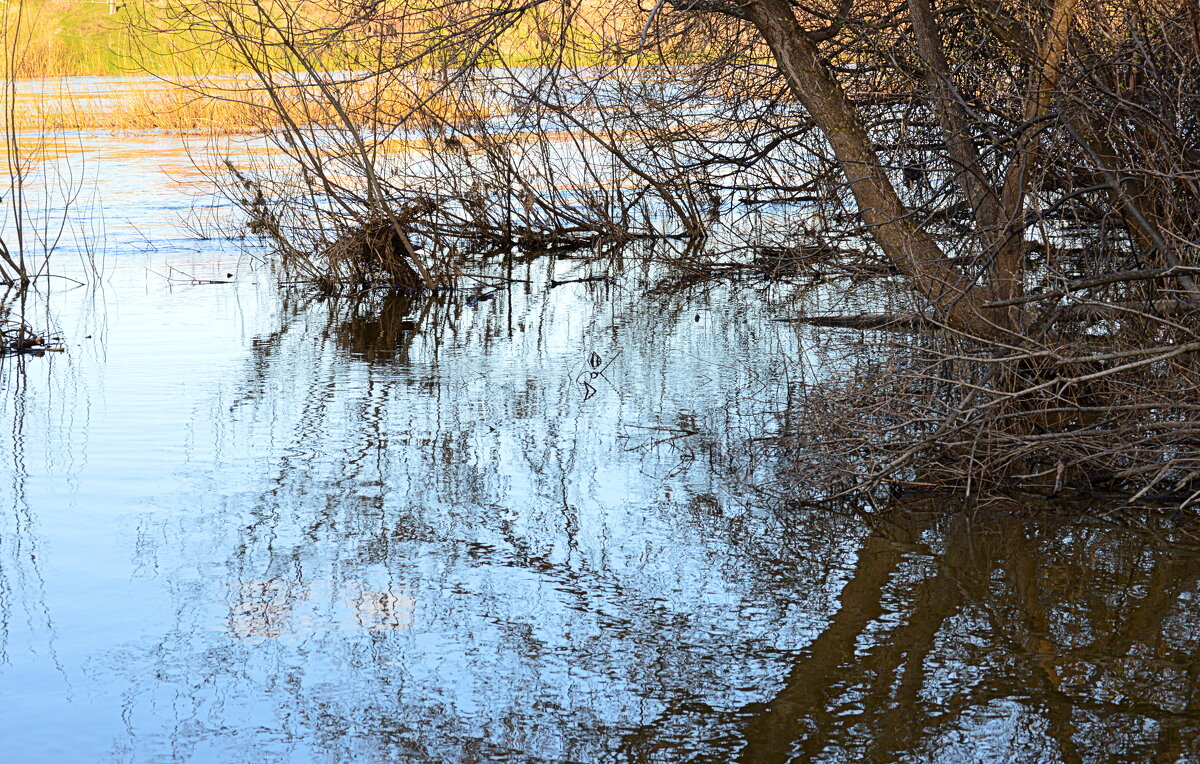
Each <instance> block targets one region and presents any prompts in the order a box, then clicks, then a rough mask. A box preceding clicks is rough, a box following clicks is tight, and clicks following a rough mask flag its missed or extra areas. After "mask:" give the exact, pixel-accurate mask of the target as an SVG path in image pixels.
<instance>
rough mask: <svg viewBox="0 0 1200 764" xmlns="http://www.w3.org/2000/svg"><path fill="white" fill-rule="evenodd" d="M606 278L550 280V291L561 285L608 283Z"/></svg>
mask: <svg viewBox="0 0 1200 764" xmlns="http://www.w3.org/2000/svg"><path fill="white" fill-rule="evenodd" d="M608 280H609V277H608V276H585V277H583V278H581V279H550V287H549V288H550V289H553V288H554V287H560V286H562V285H563V284H584V283H587V282H589V281H608Z"/></svg>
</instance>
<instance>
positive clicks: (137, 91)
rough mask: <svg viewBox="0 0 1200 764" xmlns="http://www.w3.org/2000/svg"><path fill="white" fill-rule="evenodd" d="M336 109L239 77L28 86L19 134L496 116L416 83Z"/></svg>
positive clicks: (322, 100)
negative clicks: (77, 87)
mask: <svg viewBox="0 0 1200 764" xmlns="http://www.w3.org/2000/svg"><path fill="white" fill-rule="evenodd" d="M335 89H336V98H337V106H338V107H340V109H341V112H342V113H339V110H338V109H337V108H334V104H333V102H332V101H331V99H330V98H329V97H328V96H327V95H324V94H321V93H319V92H316V88H310V87H305V88H300V87H293V88H278V87H272V88H268V87H263V86H261V85H257V84H253V83H249V82H247V83H239V82H238V81H237V80H236V79H233V78H217V79H211V80H206V81H194V82H193V81H183V82H178V83H173V82H167V81H163V80H158V79H141V80H130V81H115V82H113V83H112V84H111V85H110V86H107V87H106V88H104V89H103V90H101V91H95V92H86V93H82V92H72V90H71V86H70V85H69V84H67V82H66V81H64V80H48V81H47V80H30V81H26V82H25V83H24V84H23V86H21V87H19V91H20V92H21V96H20V99H19V103H18V107H17V109H16V110H15V113H14V122H15V127H16V129H18V130H39V131H41V130H50V131H71V130H81V131H105V132H136V131H143V130H159V131H165V132H177V133H211V132H216V133H228V134H236V133H258V132H265V131H269V130H272V129H275V128H278V127H282V126H284V125H285V124H288V123H290V125H291V126H295V127H329V128H343V127H346V124H345V117H343V113H344V114H345V115H346V117H348V118H349V119H350V120H351V122H352V123H353V125H354V126H355V127H356V128H366V129H370V128H373V127H380V126H383V127H389V128H390V127H394V126H396V125H404V126H408V127H426V126H429V125H432V124H463V123H467V122H473V121H479V120H482V119H485V118H487V117H489V116H492V115H493V114H495V113H496V111H497V110H496V107H495V106H491V105H487V104H484V103H481V102H480V101H479V100H477V99H467V98H461V97H460V98H452V97H450V96H447V95H446V94H443V93H441V92H439V91H438V88H437V86H436V84H433V83H429V82H427V81H425V80H422V79H419V78H417V77H413V78H411V79H410V80H407V81H394V82H391V83H388V85H387V86H379V85H377V84H373V83H368V84H363V83H355V84H351V85H338V86H336V88H335Z"/></svg>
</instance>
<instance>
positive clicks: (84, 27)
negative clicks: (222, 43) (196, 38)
mask: <svg viewBox="0 0 1200 764" xmlns="http://www.w3.org/2000/svg"><path fill="white" fill-rule="evenodd" d="M0 2H2V0H0ZM3 8H4V10H3V11H0V12H4V13H7V14H8V19H7V26H8V30H9V39H10V42H9V44H10V45H12V46H13V47H14V48H15V49H16V51H17V61H16V63H17V66H16V76H18V77H63V76H74V75H126V74H137V73H144V72H151V73H154V74H164V75H167V74H175V73H179V72H181V71H212V70H213V61H212V60H211V56H206V55H205V54H204V52H203V51H201V50H199V49H194V50H192V51H190V52H189V51H188V50H186V49H180V48H179V47H177V46H169V47H164V46H163V44H162V43H163V40H161V39H160V37H161V36H158V35H154V34H152V33H149V32H144V33H139V32H137V31H135V30H134V28H133V27H134V25H133V24H131V21H133V18H132V16H131V11H130V9H129V7H128V6H125V5H122V6H119V8H118V10H117V12H116V13H111V14H110V13H109V6H108V3H107V2H104V1H103V0H25V2H22V3H17V2H16V1H15V0H10V2H9V3H8V4H7V5H6V6H3ZM18 14H19V20H18V18H17V16H18ZM18 30H19V31H18ZM14 33H15V40H14V39H13V36H14Z"/></svg>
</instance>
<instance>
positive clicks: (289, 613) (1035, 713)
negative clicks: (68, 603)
mask: <svg viewBox="0 0 1200 764" xmlns="http://www.w3.org/2000/svg"><path fill="white" fill-rule="evenodd" d="M541 267H542V265H541V264H540V263H539V264H535V265H530V266H528V268H527V270H526V272H525V273H522V274H520V275H522V276H524V277H526V280H528V281H529V282H531V284H532V285H525V284H522V285H521V286H518V287H515V288H514V289H513V290H512V291H511V293H509V294H508V295H501V296H499V297H497V298H495V299H492V300H489V301H484V302H482V303H478V304H469V303H468V302H466V301H465V300H459V299H450V297H447V299H446V300H445V301H444V302H441V303H438V302H432V301H426V302H417V303H412V304H409V303H407V301H406V300H404V299H403V298H398V299H394V300H385V299H380V300H379V301H378V302H376V303H371V302H367V303H362V304H360V305H359V306H358V307H356V308H355V307H351V306H350V305H349V304H348V303H324V304H315V303H314V304H303V303H301V304H294V305H290V306H288V308H287V309H286V310H285V312H284V320H283V322H282V324H283V325H282V326H281V328H280V329H279V330H278V331H271V332H266V333H264V334H262V335H260V336H259V338H258V339H257V340H256V341H255V342H254V345H253V348H252V351H251V354H250V357H249V358H248V360H247V362H246V373H245V376H244V378H243V379H241V380H240V381H238V382H236V383H235V384H234V385H233V386H232V389H231V390H229V391H228V392H227V393H226V394H225V395H224V396H222V397H220V398H219V399H218V400H217V401H216V402H215V403H214V409H215V413H216V414H218V415H217V416H213V417H211V418H210V419H211V421H207V420H206V421H205V422H204V423H203V425H201V426H211V427H212V428H213V433H212V434H211V439H212V441H213V443H215V444H216V445H215V446H214V450H215V451H216V457H215V458H216V459H217V460H218V461H221V462H222V463H223V464H225V465H226V466H225V468H224V469H223V470H222V472H221V475H220V479H222V480H227V481H230V482H236V485H235V486H234V488H235V489H236V490H235V492H234V493H233V498H232V499H231V500H229V501H228V502H220V501H214V500H212V499H209V498H207V497H202V498H201V499H199V501H201V502H202V503H203V508H204V509H205V512H203V513H197V514H203V515H204V517H205V519H204V522H205V523H206V525H205V527H204V532H203V533H201V534H194V535H193V536H192V537H191V538H193V539H196V538H199V539H202V540H203V542H204V543H200V544H194V545H188V544H182V543H181V544H179V548H178V549H170V548H164V549H163V550H158V553H157V558H158V559H159V560H160V564H161V565H162V570H163V571H164V574H163V575H170V571H171V570H172V566H174V569H177V570H180V571H185V570H198V571H202V574H203V580H202V582H201V583H198V584H197V585H196V587H197V588H196V589H193V590H190V591H188V592H187V593H186V596H182V597H179V598H178V599H177V601H176V603H177V613H176V617H177V620H178V625H177V627H176V628H174V629H172V630H171V631H170V632H169V633H167V634H164V635H163V636H162V637H161V639H160V640H159V641H158V643H157V644H155V645H153V646H152V647H151V648H150V649H145V650H143V649H136V648H135V649H131V650H129V651H128V652H127V653H125V654H122V655H120V656H115V657H114V658H112V659H111V660H109V661H108V665H106V666H105V667H104V668H103V669H102V670H103V671H114V672H118V673H120V674H121V675H122V677H121V680H122V683H123V685H126V686H128V687H129V688H130V690H129V693H128V697H129V706H130V709H131V711H130V718H132V719H134V720H135V722H134V723H131V726H130V729H131V731H132V732H131V734H134V735H136V734H137V733H138V732H139V731H140V730H141V729H144V728H145V727H151V726H153V727H154V728H155V729H158V728H161V727H162V725H163V724H166V725H167V726H168V727H169V726H172V725H174V726H176V727H178V728H179V729H180V730H182V732H181V733H180V735H179V736H178V737H177V738H176V739H177V740H191V741H192V742H191V744H192V745H198V744H199V743H200V742H203V743H205V744H208V745H212V746H215V747H217V748H219V747H220V746H222V745H229V746H232V745H234V743H233V742H230V741H235V740H236V741H237V745H239V746H240V745H246V747H245V748H239V749H238V753H239V755H241V756H242V757H246V758H269V757H270V756H271V755H274V754H275V753H277V752H278V750H279V746H293V747H294V748H289V749H288V750H289V751H292V752H294V753H295V755H296V756H297V757H299V758H303V757H306V756H307V757H309V758H330V757H333V758H348V759H349V758H353V759H356V760H373V759H385V760H386V759H391V760H396V759H403V760H437V761H448V760H492V759H503V758H510V759H518V760H530V759H542V760H551V761H558V760H570V761H577V760H595V759H598V758H601V757H604V756H608V757H610V758H612V759H614V760H625V761H640V760H681V759H687V758H689V757H691V758H704V759H714V760H732V759H736V758H737V757H738V756H741V758H742V759H743V760H746V761H772V760H786V759H797V760H804V759H806V758H820V757H822V756H827V757H830V758H837V757H838V756H844V757H851V756H859V757H862V758H865V759H879V760H896V759H905V758H909V759H918V760H925V759H931V758H936V757H937V756H938V755H939V754H940V753H941V752H942V751H949V752H951V753H950V754H949V755H951V756H952V755H954V752H955V751H965V752H964V753H963V756H969V755H971V754H972V753H973V752H970V751H966V749H965V748H963V746H965V745H966V744H967V742H964V741H968V742H969V741H971V740H976V739H978V737H979V735H980V730H981V729H985V728H986V729H987V730H988V739H992V738H993V737H995V738H996V739H997V740H999V739H1000V738H1003V737H1004V736H1005V735H1007V736H1008V737H1009V738H1012V739H1015V740H1016V742H1012V740H1008V741H1007V742H1005V741H1002V742H998V743H996V745H997V749H996V750H997V751H1001V750H1017V751H1020V752H1022V753H1023V754H1027V755H1028V758H1030V759H1042V760H1052V759H1066V760H1071V759H1073V758H1078V759H1083V758H1086V757H1087V756H1088V755H1089V754H1090V752H1091V751H1099V752H1102V754H1103V757H1107V758H1122V757H1124V758H1149V757H1150V756H1152V755H1154V754H1155V753H1156V752H1162V753H1164V755H1165V754H1166V753H1170V752H1171V751H1188V750H1189V748H1190V746H1192V745H1194V743H1195V735H1196V729H1197V725H1196V722H1195V718H1196V716H1195V712H1196V709H1195V707H1194V701H1193V700H1192V698H1193V697H1194V696H1195V692H1193V690H1194V687H1193V686H1192V685H1193V679H1192V677H1193V676H1194V672H1193V668H1194V666H1195V665H1196V660H1195V656H1197V655H1198V654H1200V646H1198V645H1197V642H1196V639H1195V638H1194V637H1193V636H1192V634H1193V633H1195V632H1196V628H1195V627H1196V625H1197V624H1196V623H1195V621H1196V620H1197V619H1196V615H1195V614H1194V613H1193V610H1194V607H1193V606H1192V605H1191V604H1190V603H1192V602H1193V600H1192V599H1190V598H1191V597H1193V596H1195V595H1196V589H1197V586H1196V576H1197V573H1196V566H1195V564H1194V560H1195V557H1194V556H1193V555H1192V554H1191V552H1190V551H1188V550H1187V549H1185V548H1182V547H1181V546H1179V545H1178V544H1177V543H1169V544H1162V543H1159V541H1158V540H1157V539H1156V538H1155V537H1154V536H1153V535H1152V534H1143V533H1134V532H1132V531H1130V530H1128V529H1123V528H1119V527H1112V526H1103V525H1096V526H1091V525H1086V524H1083V523H1078V522H1076V523H1067V522H1059V521H1055V520H1054V519H1053V518H1051V517H1047V516H1040V517H1025V518H1022V517H1020V516H1017V515H1004V514H999V513H996V512H983V511H976V512H968V511H963V512H959V513H957V514H955V515H953V516H952V517H947V516H946V515H945V514H944V512H943V510H945V509H946V507H944V506H939V505H938V504H937V502H935V501H930V502H928V506H923V505H921V504H920V503H918V504H915V505H909V506H907V507H905V508H901V509H897V510H896V512H895V513H893V514H894V515H895V519H894V521H893V522H892V523H890V524H886V523H884V522H882V521H876V522H874V523H871V524H870V525H869V526H868V525H866V524H864V523H863V522H862V521H861V520H858V519H852V518H853V515H851V514H849V513H847V514H844V515H834V514H830V513H820V512H816V511H812V510H805V511H799V510H793V511H791V512H788V513H778V514H775V513H765V512H760V511H759V508H758V507H757V506H755V505H748V506H742V505H740V504H739V502H738V501H737V500H736V499H737V498H739V497H735V496H733V495H731V494H732V491H731V484H732V481H731V480H730V472H729V465H730V464H736V463H738V459H739V457H740V456H741V455H743V454H745V453H746V451H747V443H748V441H749V439H750V438H753V437H755V436H756V435H758V434H760V433H761V432H762V431H763V429H762V428H761V427H759V426H758V423H759V422H760V420H756V419H755V418H754V416H755V411H756V409H755V408H754V406H753V405H752V404H751V403H748V402H747V401H748V399H751V400H752V399H758V400H762V401H767V402H770V401H778V400H779V399H780V397H782V396H779V395H777V394H776V393H777V392H778V391H777V390H775V389H774V388H771V387H770V386H769V383H768V382H767V381H766V380H770V379H772V375H771V372H772V371H773V367H772V366H771V363H772V360H771V359H770V358H765V357H763V356H762V354H755V353H753V352H747V349H748V348H750V349H752V348H761V347H763V346H764V341H763V335H762V333H763V332H765V331H766V329H764V328H763V327H768V328H770V327H771V326H772V325H771V324H768V323H767V322H765V321H763V320H761V316H760V314H751V315H750V316H749V317H748V318H747V320H744V321H736V322H732V321H731V322H729V323H728V325H722V326H720V327H718V328H717V329H716V330H714V331H711V332H707V331H704V330H703V329H702V327H703V323H702V322H697V321H695V320H694V316H695V315H696V314H697V313H698V312H700V311H702V310H708V309H714V310H717V309H726V308H727V307H728V306H730V305H737V306H739V308H740V306H741V304H742V303H740V302H738V301H736V300H735V299H734V298H733V297H731V295H736V294H737V292H736V291H731V292H725V293H722V292H721V291H720V290H721V289H723V288H724V287H723V286H721V285H709V286H708V287H707V288H708V289H709V291H708V292H707V293H706V294H703V295H690V296H678V295H677V296H670V297H666V298H662V299H661V301H660V302H658V303H655V304H654V305H653V306H652V307H653V308H654V309H653V310H651V309H648V308H647V306H646V305H645V303H644V301H645V300H646V299H647V298H646V296H645V293H642V292H635V291H633V290H629V291H623V290H618V289H613V288H611V287H609V286H606V285H604V284H599V283H587V284H571V285H567V286H564V287H557V288H555V289H554V290H553V291H552V292H551V293H552V294H553V295H554V296H555V299H554V300H547V299H543V297H542V293H541V292H540V291H539V290H538V287H537V285H539V284H543V283H545V281H546V278H547V277H548V276H549V275H550V274H543V273H537V272H535V269H537V268H541ZM539 279H541V281H539ZM527 287H528V288H527ZM730 289H731V290H733V289H735V288H734V287H730ZM571 290H574V291H571ZM745 302H747V303H751V302H753V304H756V305H757V304H760V303H761V301H745ZM425 305H429V307H428V311H429V315H430V316H432V317H433V320H429V319H427V320H425V321H424V322H421V321H419V320H418V319H419V317H420V316H421V314H422V311H424V310H426V308H425ZM701 306H703V307H701ZM410 321H411V322H414V323H415V326H412V325H410V324H408V323H407V322H410ZM689 332H692V333H691V334H689ZM784 336H790V335H784ZM649 340H652V341H649ZM701 350H702V351H703V352H699V351H701ZM618 351H619V352H618ZM591 353H596V354H598V355H599V356H600V357H601V358H602V359H604V363H607V360H608V359H615V360H614V361H613V363H612V365H611V366H610V367H608V370H607V371H606V372H605V374H606V376H607V377H608V378H609V379H610V381H611V382H612V384H611V385H597V386H596V387H597V392H596V394H595V395H594V396H593V397H592V398H590V399H587V400H585V399H584V396H582V395H580V393H579V389H578V386H577V385H576V384H575V380H576V378H577V376H578V370H579V368H581V364H582V367H583V368H592V367H591V365H590V363H589V357H590V354H591ZM715 356H716V357H720V358H721V359H722V362H721V363H713V362H712V361H711V360H710V359H711V358H713V357H715ZM714 380H716V381H714ZM717 382H720V384H717ZM704 385H708V387H703V386H704ZM697 390H700V391H701V392H700V393H697ZM758 411H759V413H761V409H760V410H758ZM748 422H754V423H755V424H754V426H750V425H748V424H747V423H748ZM201 435H203V433H201ZM677 436H678V437H677ZM197 437H198V438H199V437H200V436H197ZM681 464H683V465H684V467H686V468H681V466H680V465H681ZM754 466H755V468H756V469H760V470H765V469H767V465H766V464H765V463H757V464H755V465H754ZM238 469H241V470H244V472H237V470H238ZM216 487H217V488H222V489H223V488H225V486H216ZM201 493H202V492H201ZM915 510H936V511H930V512H928V513H926V514H924V515H922V514H918V513H917V512H916V511H915ZM214 531H215V532H214ZM163 543H164V547H169V546H170V544H171V543H174V542H173V541H170V540H165V541H164V542H163ZM206 591H207V592H208V596H205V592H206ZM214 603H215V604H214ZM246 637H252V638H246ZM152 695H153V696H156V697H158V698H162V697H163V696H166V698H167V699H169V700H172V701H176V703H172V702H157V701H156V702H155V703H153V704H151V703H147V702H145V701H144V700H142V698H143V697H149V696H152ZM172 695H174V697H171V696H172ZM235 701H236V702H235ZM234 706H237V707H238V708H243V707H244V708H250V709H254V714H247V716H246V718H241V717H235V716H234V715H232V713H231V712H230V710H229V709H230V708H233V707H234ZM176 707H178V708H182V709H185V710H184V711H176V710H175V709H176ZM160 709H167V710H165V711H163V710H160ZM154 713H159V714H168V715H169V714H176V716H172V717H170V718H168V719H166V720H165V721H164V720H162V719H161V718H154V719H153V723H146V722H141V726H140V727H139V725H138V723H137V722H138V721H139V720H140V719H142V718H144V717H146V716H152V715H153V714H154ZM264 728H268V729H276V728H278V730H279V732H278V735H277V736H275V737H268V736H264V735H260V734H259V733H258V732H256V731H257V730H261V729H264ZM993 733H994V734H993ZM189 735H190V736H191V737H190V738H189V737H188V736H189ZM1017 738H1019V739H1017ZM247 740H252V741H253V743H245V741H247ZM1010 743H1011V747H1010V748H1008V749H1006V748H1005V746H1006V745H1009V744H1010ZM985 753H986V752H985ZM259 754H261V755H259Z"/></svg>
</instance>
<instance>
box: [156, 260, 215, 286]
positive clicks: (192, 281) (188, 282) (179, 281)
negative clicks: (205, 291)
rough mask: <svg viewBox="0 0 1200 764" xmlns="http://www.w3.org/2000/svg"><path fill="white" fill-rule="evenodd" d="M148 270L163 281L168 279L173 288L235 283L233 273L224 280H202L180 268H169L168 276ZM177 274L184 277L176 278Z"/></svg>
mask: <svg viewBox="0 0 1200 764" xmlns="http://www.w3.org/2000/svg"><path fill="white" fill-rule="evenodd" d="M146 270H149V271H150V272H151V273H153V274H154V275H155V276H159V277H161V278H163V279H166V281H167V283H168V284H170V285H171V286H176V285H181V286H200V285H202V284H232V283H233V274H232V273H226V274H225V278H224V279H201V278H197V277H195V276H193V275H192V274H190V273H188V272H187V271H181V270H179V269H178V268H175V267H172V266H170V265H168V266H167V275H165V276H164V275H163V274H161V273H159V272H158V271H155V270H151V269H149V268H147V269H146ZM176 273H181V274H183V277H182V278H180V277H179V276H176V275H175V274H176Z"/></svg>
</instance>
